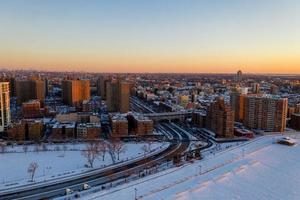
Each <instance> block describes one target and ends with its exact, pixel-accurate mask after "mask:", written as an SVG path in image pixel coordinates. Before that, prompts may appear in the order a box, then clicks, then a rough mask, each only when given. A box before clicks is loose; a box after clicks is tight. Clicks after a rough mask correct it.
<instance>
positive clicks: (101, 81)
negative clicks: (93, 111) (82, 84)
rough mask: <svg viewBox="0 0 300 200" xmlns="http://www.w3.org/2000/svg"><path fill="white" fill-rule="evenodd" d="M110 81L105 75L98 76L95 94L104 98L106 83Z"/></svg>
mask: <svg viewBox="0 0 300 200" xmlns="http://www.w3.org/2000/svg"><path fill="white" fill-rule="evenodd" d="M109 81H110V78H109V77H107V76H103V75H102V76H100V77H99V78H98V80H97V95H98V96H101V98H102V99H106V85H107V83H108V82H109Z"/></svg>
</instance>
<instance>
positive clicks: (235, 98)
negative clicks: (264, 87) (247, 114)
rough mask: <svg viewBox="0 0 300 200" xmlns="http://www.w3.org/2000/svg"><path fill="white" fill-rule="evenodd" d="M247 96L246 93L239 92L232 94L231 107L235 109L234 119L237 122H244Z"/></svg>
mask: <svg viewBox="0 0 300 200" xmlns="http://www.w3.org/2000/svg"><path fill="white" fill-rule="evenodd" d="M245 97H246V95H245V94H241V93H239V92H232V93H231V94H230V105H231V109H232V110H233V111H234V120H235V121H237V122H243V120H244V109H245Z"/></svg>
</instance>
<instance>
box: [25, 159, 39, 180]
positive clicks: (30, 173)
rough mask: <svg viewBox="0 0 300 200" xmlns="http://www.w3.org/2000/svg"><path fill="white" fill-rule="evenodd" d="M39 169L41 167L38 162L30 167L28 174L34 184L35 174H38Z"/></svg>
mask: <svg viewBox="0 0 300 200" xmlns="http://www.w3.org/2000/svg"><path fill="white" fill-rule="evenodd" d="M38 167H39V166H38V164H37V163H36V162H32V163H30V164H29V166H28V169H27V172H28V174H29V175H30V178H31V182H33V178H34V175H35V172H36V170H37V168H38Z"/></svg>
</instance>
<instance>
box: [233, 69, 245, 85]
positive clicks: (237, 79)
mask: <svg viewBox="0 0 300 200" xmlns="http://www.w3.org/2000/svg"><path fill="white" fill-rule="evenodd" d="M242 79H243V73H242V71H241V70H239V71H238V72H237V73H236V76H235V81H237V82H240V81H242Z"/></svg>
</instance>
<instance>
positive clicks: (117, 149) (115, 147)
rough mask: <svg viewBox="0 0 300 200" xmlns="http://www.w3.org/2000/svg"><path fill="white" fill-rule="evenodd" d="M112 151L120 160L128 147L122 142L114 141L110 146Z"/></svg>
mask: <svg viewBox="0 0 300 200" xmlns="http://www.w3.org/2000/svg"><path fill="white" fill-rule="evenodd" d="M110 147H111V150H112V151H113V152H114V153H115V154H117V158H118V160H120V154H121V153H123V152H125V151H126V147H125V146H124V145H123V143H122V142H121V141H120V140H117V139H116V140H113V141H111V144H110Z"/></svg>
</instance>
